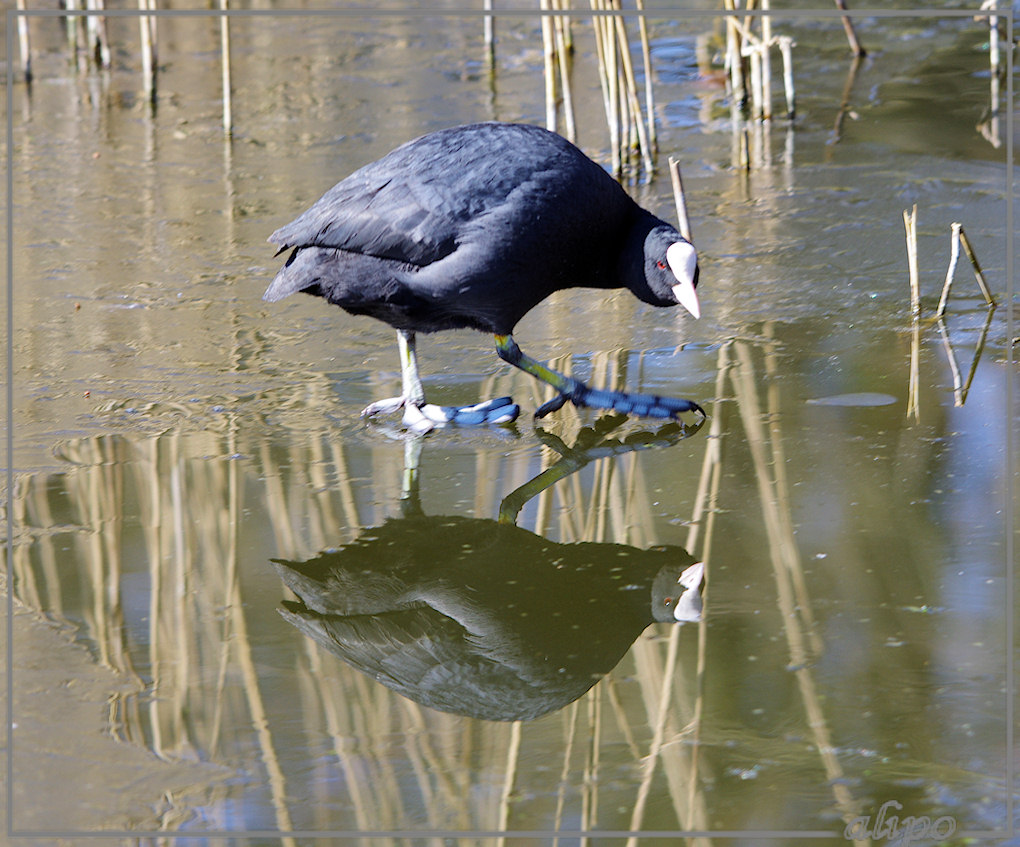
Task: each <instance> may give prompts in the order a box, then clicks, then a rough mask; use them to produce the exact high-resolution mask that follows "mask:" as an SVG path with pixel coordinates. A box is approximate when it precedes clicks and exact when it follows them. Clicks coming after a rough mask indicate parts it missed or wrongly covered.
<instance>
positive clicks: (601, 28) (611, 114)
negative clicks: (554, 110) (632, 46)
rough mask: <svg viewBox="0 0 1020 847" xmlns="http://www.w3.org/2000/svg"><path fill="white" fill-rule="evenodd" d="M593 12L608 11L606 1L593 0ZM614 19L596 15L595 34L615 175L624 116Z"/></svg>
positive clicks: (618, 167)
mask: <svg viewBox="0 0 1020 847" xmlns="http://www.w3.org/2000/svg"><path fill="white" fill-rule="evenodd" d="M590 4H591V8H592V10H593V11H596V12H597V11H604V10H605V8H606V7H605V0H590ZM612 26H613V25H612V22H611V21H610V20H609V18H608V17H607V16H605V15H598V14H596V15H593V16H592V28H593V31H594V33H595V53H596V56H597V58H598V66H599V80H600V82H601V83H602V102H603V105H604V107H605V110H606V122H607V123H608V124H609V150H610V165H611V168H612V172H613V175H614V176H619V175H620V173H621V171H622V163H621V161H620V115H619V100H618V94H617V91H618V85H619V77H618V75H617V70H616V39H615V38H612V37H611V34H610V33H611V29H610V28H611V27H612Z"/></svg>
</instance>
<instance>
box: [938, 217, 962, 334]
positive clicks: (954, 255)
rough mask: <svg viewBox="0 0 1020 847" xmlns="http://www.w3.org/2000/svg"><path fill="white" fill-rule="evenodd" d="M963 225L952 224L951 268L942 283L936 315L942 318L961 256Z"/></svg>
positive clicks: (950, 244)
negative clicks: (961, 230) (961, 231)
mask: <svg viewBox="0 0 1020 847" xmlns="http://www.w3.org/2000/svg"><path fill="white" fill-rule="evenodd" d="M961 228H962V227H961V225H960V224H958V223H954V224H953V225H952V228H951V229H952V234H951V235H950V241H949V268H948V269H947V270H946V281H945V283H943V285H942V296H941V297H940V298H939V305H938V308H937V309H936V310H935V317H937V318H941V317H942V316H943V315H944V314H945V313H946V302H947V301H948V300H949V289H950V288H952V286H953V276H954V275H955V274H956V263H957V261H958V260H959V258H960V229H961Z"/></svg>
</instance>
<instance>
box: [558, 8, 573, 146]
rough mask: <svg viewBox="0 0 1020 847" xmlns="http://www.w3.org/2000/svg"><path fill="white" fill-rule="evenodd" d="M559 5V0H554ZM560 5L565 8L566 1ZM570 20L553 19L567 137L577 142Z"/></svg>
mask: <svg viewBox="0 0 1020 847" xmlns="http://www.w3.org/2000/svg"><path fill="white" fill-rule="evenodd" d="M553 5H557V0H553ZM560 5H563V6H565V5H566V0H562V2H561V3H560ZM569 20H570V19H569V18H568V17H566V16H564V15H557V16H556V17H555V18H553V31H554V34H555V46H556V57H557V64H558V65H559V68H560V91H561V92H562V97H563V120H564V124H565V126H566V137H567V139H568V140H570V141H574V142H576V141H577V125H576V122H575V119H574V95H573V92H572V90H571V86H570V48H569V47H568V44H567V42H568V38H567V30H568V27H569Z"/></svg>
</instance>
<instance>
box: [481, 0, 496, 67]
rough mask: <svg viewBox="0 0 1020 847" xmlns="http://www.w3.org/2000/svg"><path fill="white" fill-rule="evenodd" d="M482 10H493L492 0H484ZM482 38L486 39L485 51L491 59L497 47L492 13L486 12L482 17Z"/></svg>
mask: <svg viewBox="0 0 1020 847" xmlns="http://www.w3.org/2000/svg"><path fill="white" fill-rule="evenodd" d="M482 10H483V11H485V12H491V11H492V0H482ZM482 38H483V39H484V41H485V52H486V54H487V55H488V56H489V58H490V59H491V58H492V56H493V54H494V51H495V49H496V32H495V27H494V21H493V16H492V15H490V14H486V15H485V16H484V17H483V18H482Z"/></svg>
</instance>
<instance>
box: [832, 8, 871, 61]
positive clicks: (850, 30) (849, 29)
mask: <svg viewBox="0 0 1020 847" xmlns="http://www.w3.org/2000/svg"><path fill="white" fill-rule="evenodd" d="M836 8H837V9H839V10H840V11H841V12H847V11H849V9H847V7H846V2H845V0H836ZM840 20H841V21H842V22H843V29H844V30H845V31H846V40H847V41H848V42H849V44H850V49H851V50H852V51H853V54H854V55H855V56H865V55H867V54H866V52H865V50H864V48H863V47H862V46H861V42H860V41H858V39H857V32H856V30H855V29H854V22H853V20H852V19H851V17H850V16H849V15H843V16H842V17H841V18H840Z"/></svg>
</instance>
